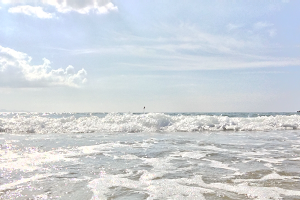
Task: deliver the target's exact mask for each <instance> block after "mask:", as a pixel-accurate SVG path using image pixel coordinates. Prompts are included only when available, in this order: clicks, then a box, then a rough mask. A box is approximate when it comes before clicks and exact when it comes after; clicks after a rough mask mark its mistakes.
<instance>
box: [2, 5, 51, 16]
mask: <svg viewBox="0 0 300 200" xmlns="http://www.w3.org/2000/svg"><path fill="white" fill-rule="evenodd" d="M8 12H10V13H23V14H25V15H29V16H36V17H38V18H52V17H53V15H52V14H51V13H47V12H45V11H44V10H43V8H42V7H33V6H28V5H26V6H17V7H13V8H10V9H9V10H8Z"/></svg>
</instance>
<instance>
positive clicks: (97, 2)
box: [2, 0, 118, 18]
mask: <svg viewBox="0 0 300 200" xmlns="http://www.w3.org/2000/svg"><path fill="white" fill-rule="evenodd" d="M2 3H4V4H12V5H18V4H21V5H18V6H17V7H12V8H10V9H9V12H11V13H23V14H26V15H31V16H36V17H39V18H51V17H52V16H53V14H51V13H47V12H45V11H44V10H43V8H42V7H36V6H31V5H36V4H37V3H36V1H33V0H2ZM24 4H25V5H24ZM39 5H41V6H43V7H44V6H49V5H50V6H54V7H55V8H56V10H57V12H60V13H68V12H71V11H74V12H78V13H80V14H88V13H90V12H95V13H96V14H105V13H108V12H110V11H117V10H118V7H117V6H115V5H114V4H113V3H112V2H111V1H110V0H41V1H39Z"/></svg>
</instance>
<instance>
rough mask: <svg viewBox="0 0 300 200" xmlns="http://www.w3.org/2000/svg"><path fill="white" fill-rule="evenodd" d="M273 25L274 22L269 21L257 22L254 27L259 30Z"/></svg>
mask: <svg viewBox="0 0 300 200" xmlns="http://www.w3.org/2000/svg"><path fill="white" fill-rule="evenodd" d="M272 26H273V24H271V23H268V22H257V23H255V24H254V25H253V28H254V29H257V30H259V29H264V28H268V27H272Z"/></svg>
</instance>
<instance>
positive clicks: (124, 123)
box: [0, 113, 300, 134]
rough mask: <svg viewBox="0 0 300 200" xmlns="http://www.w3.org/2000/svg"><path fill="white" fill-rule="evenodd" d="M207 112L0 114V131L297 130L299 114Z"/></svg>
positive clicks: (299, 121) (299, 120) (299, 125)
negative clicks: (257, 114) (208, 113)
mask: <svg viewBox="0 0 300 200" xmlns="http://www.w3.org/2000/svg"><path fill="white" fill-rule="evenodd" d="M233 116H234V117H232V116H222V115H221V114H219V115H207V114H193V115H191V114H189V115H185V114H165V113H148V114H132V113H108V114H92V113H86V114H85V115H83V114H76V113H74V114H68V115H67V114H51V115H49V114H48V115H45V114H39V113H10V114H7V113H6V114H5V113H0V132H11V133H41V134H45V133H73V132H74V133H88V132H157V131H159V132H195V131H270V130H287V129H294V130H296V129H300V115H297V114H294V115H279V114H277V115H265V116H255V117H245V114H240V117H238V116H237V115H233Z"/></svg>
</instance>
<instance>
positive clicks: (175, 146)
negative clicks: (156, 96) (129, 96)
mask: <svg viewBox="0 0 300 200" xmlns="http://www.w3.org/2000/svg"><path fill="white" fill-rule="evenodd" d="M297 117H298V116H297V115H286V116H285V117H282V116H278V115H276V116H273V115H269V116H252V117H249V118H248V117H247V116H246V117H245V116H237V115H235V116H221V115H198V114H196V115H184V114H182V115H177V114H173V115H172V114H163V113H159V114H155V113H149V114H145V115H143V114H118V113H116V114H102V115H101V116H100V115H96V116H93V115H74V114H68V115H64V116H61V115H52V116H51V117H50V116H49V115H46V116H44V115H39V114H28V113H26V114H23V115H20V116H19V117H17V116H16V115H15V114H12V115H11V116H9V117H7V116H6V117H5V116H2V118H1V126H2V127H3V128H7V127H8V126H10V127H11V128H13V127H15V128H16V127H19V128H20V127H23V128H24V124H25V123H23V122H24V121H26V123H28V127H29V125H30V126H31V128H32V129H31V130H34V131H33V132H35V134H32V133H25V132H18V131H19V130H20V129H18V128H16V129H14V130H12V129H10V132H3V133H2V134H1V135H0V136H1V139H0V199H5V200H10V199H13V200H15V199H17V200H26V199H72V200H77V199H80V200H90V199H145V200H146V199H148V200H151V199H153V200H154V199H200V200H201V199H203V200H204V199H207V200H211V199H274V200H280V199H299V198H300V189H299V188H300V179H299V177H300V172H299V166H300V156H299V150H300V131H299V130H297V129H296V130H286V129H284V130H280V129H281V128H282V127H281V126H280V125H279V122H276V123H275V124H277V125H276V126H278V127H279V128H278V129H276V128H275V131H265V132H261V131H253V130H252V131H242V130H241V129H239V131H230V132H225V131H224V129H221V130H219V131H218V130H217V131H215V130H214V128H216V127H213V126H212V125H211V126H208V127H209V128H211V129H209V130H208V131H205V132H201V133H198V132H197V131H203V130H202V129H201V130H200V129H198V130H197V131H196V130H195V129H193V130H191V131H190V132H189V131H188V132H184V133H182V132H178V129H175V128H174V127H181V128H180V130H183V129H185V128H187V127H189V125H191V124H193V123H196V122H197V123H199V122H200V121H201V120H202V122H203V121H206V122H205V123H206V125H207V124H209V123H212V122H213V123H215V124H218V125H220V124H222V123H223V122H221V121H222V120H225V121H226V120H229V123H231V122H232V121H238V120H239V121H243V120H248V121H249V123H251V122H254V121H258V120H262V119H261V118H263V120H262V121H264V120H269V121H270V120H273V119H276V118H277V120H279V121H280V120H281V121H284V120H286V121H288V120H292V121H293V120H294V122H295V123H298V122H296V121H297ZM19 118H21V119H19ZM283 118H285V119H284V120H282V119H283ZM27 119H30V120H27ZM161 119H163V120H161ZM200 119H201V120H200ZM18 120H19V121H18ZM42 120H44V121H45V124H44V127H43V128H42V127H41V126H40V125H38V124H39V123H40V121H42ZM17 121H18V122H17ZM227 122H228V121H227ZM227 122H226V123H227ZM22 123H23V124H22ZM76 123H81V124H76ZM203 123H204V122H203ZM224 123H225V122H224ZM280 123H281V122H280ZM287 123H291V122H290V121H289V122H287ZM109 124H110V125H111V128H110V129H109V127H110V126H109ZM129 124H131V125H132V124H139V127H141V129H140V130H139V131H140V132H142V133H139V132H137V133H127V132H120V133H119V132H118V131H117V130H118V129H117V128H118V126H120V127H119V128H120V130H121V129H122V128H121V126H123V125H124V126H126V127H127V128H128V126H129ZM282 124H284V123H282ZM231 125H233V124H231ZM72 126H74V127H72ZM234 126H241V123H240V122H239V123H236V124H235V125H234ZM54 127H56V128H58V129H59V131H63V132H59V131H58V130H56V131H57V132H55V129H54ZM103 127H106V128H105V131H107V132H105V131H104V129H102V128H103ZM135 127H138V126H135ZM256 127H259V126H258V125H257V124H256ZM280 127H281V128H280ZM52 128H53V129H52ZM146 128H148V129H147V130H151V132H146V131H145V130H146ZM25 129H26V128H25ZM25 129H22V130H25ZM79 129H80V131H79V132H82V133H78V132H77V134H74V133H73V132H76V131H74V130H79ZM187 129H189V128H187ZM82 130H83V131H82ZM90 130H95V132H93V133H90ZM108 130H110V131H108ZM124 130H128V129H126V128H125V129H124ZM130 130H133V129H130ZM134 130H136V129H134ZM168 130H174V131H173V132H168ZM52 131H53V132H52ZM102 131H103V132H102ZM152 131H154V132H152ZM88 132H89V133H88ZM111 132H114V134H111ZM145 132H146V133H147V134H145ZM11 133H18V134H11ZM39 133H45V134H39ZM61 133H64V134H61ZM99 133H101V134H99ZM162 133H163V134H162Z"/></svg>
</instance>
